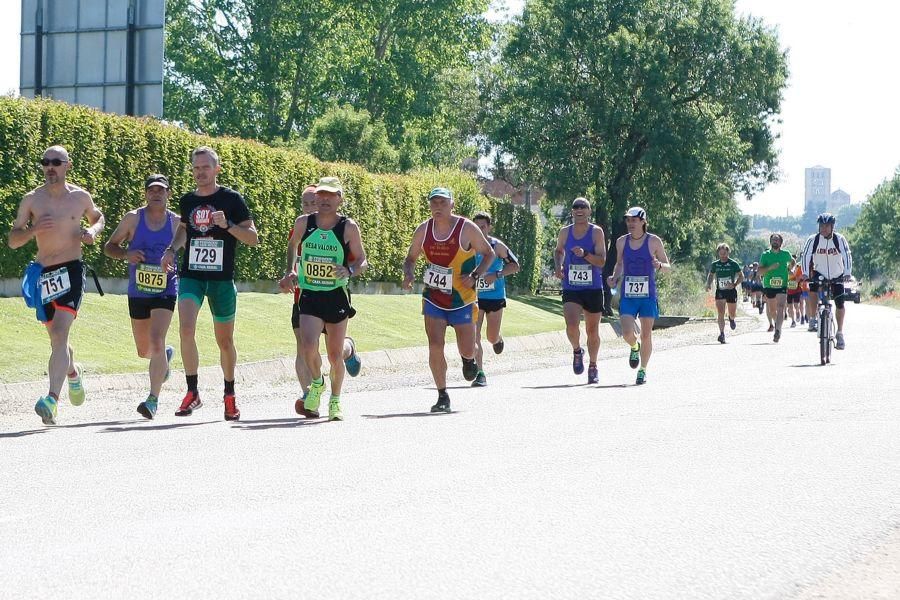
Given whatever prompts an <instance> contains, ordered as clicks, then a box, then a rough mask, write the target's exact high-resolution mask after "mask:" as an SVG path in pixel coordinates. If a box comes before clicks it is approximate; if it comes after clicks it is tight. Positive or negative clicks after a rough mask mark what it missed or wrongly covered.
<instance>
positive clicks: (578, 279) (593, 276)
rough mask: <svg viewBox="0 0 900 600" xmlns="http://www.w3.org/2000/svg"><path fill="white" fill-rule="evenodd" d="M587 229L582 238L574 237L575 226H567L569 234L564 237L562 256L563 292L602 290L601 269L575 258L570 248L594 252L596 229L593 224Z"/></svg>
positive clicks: (582, 259)
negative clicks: (578, 247)
mask: <svg viewBox="0 0 900 600" xmlns="http://www.w3.org/2000/svg"><path fill="white" fill-rule="evenodd" d="M590 225H591V226H590V227H588V230H587V233H586V234H584V237H580V238H576V237H575V226H574V225H570V226H569V233H568V235H567V237H566V244H565V251H566V252H565V255H563V278H562V289H564V290H602V289H603V269H601V268H600V267H595V266H594V265H592V264H591V263H589V262H588V261H586V260H585V259H584V258H583V257H579V256H575V255H574V254H573V253H572V248H574V247H575V246H581V248H582V249H584V251H585V252H591V253H592V252H593V251H594V228H595V227H597V226H596V225H594V224H593V223H591V224H590Z"/></svg>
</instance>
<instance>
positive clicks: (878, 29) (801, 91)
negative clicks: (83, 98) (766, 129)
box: [0, 0, 900, 215]
mask: <svg viewBox="0 0 900 600" xmlns="http://www.w3.org/2000/svg"><path fill="white" fill-rule="evenodd" d="M523 4H524V0H495V2H494V5H495V10H494V11H493V14H503V12H504V7H505V12H506V13H507V14H518V13H520V12H521V10H522V6H523ZM735 4H736V11H737V13H738V14H739V15H752V16H754V17H757V18H759V19H761V20H762V21H763V23H765V24H766V25H767V26H768V27H771V28H773V29H774V30H775V31H776V32H777V35H778V38H779V41H780V44H781V46H782V48H783V49H786V50H787V51H788V62H789V68H790V79H789V81H788V87H787V89H786V90H785V92H784V100H783V102H782V112H781V119H782V124H781V125H779V126H777V132H778V133H779V134H780V139H779V141H778V148H779V164H780V170H781V177H780V181H778V182H777V183H774V184H770V185H769V186H768V187H767V188H766V190H765V191H763V192H761V193H759V194H758V195H756V196H755V197H754V198H753V199H752V200H750V201H747V200H745V199H743V197H740V198H739V205H740V206H741V209H742V210H743V211H744V212H745V213H748V214H769V215H786V214H791V215H799V214H801V213H802V212H803V183H804V169H805V168H806V167H812V166H816V165H822V166H825V167H829V168H831V184H832V190H835V189H837V188H840V189H843V190H844V191H846V192H848V193H849V194H850V196H851V198H852V201H853V202H862V201H863V200H865V198H866V197H867V196H868V195H869V194H870V193H871V192H872V191H873V190H874V189H875V187H876V186H877V185H878V184H879V183H881V182H882V181H883V180H885V179H887V178H889V177H891V176H892V175H893V173H894V171H895V169H897V168H898V167H900V111H898V106H900V105H898V102H897V99H898V97H900V81H898V78H897V76H896V73H897V72H898V70H900V35H897V32H896V25H897V23H900V2H897V1H896V0H854V1H853V2H835V1H832V0H736V3H735ZM20 13H21V0H0V93H7V92H9V91H10V90H17V89H18V85H19V44H20V39H19V30H20V26H21V14H20Z"/></svg>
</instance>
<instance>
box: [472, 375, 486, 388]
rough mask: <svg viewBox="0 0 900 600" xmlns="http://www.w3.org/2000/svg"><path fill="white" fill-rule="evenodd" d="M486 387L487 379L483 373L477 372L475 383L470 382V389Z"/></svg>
mask: <svg viewBox="0 0 900 600" xmlns="http://www.w3.org/2000/svg"><path fill="white" fill-rule="evenodd" d="M486 385H487V377H485V375H484V371H478V375H476V376H475V381H473V382H472V387H484V386H486Z"/></svg>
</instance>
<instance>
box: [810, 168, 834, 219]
mask: <svg viewBox="0 0 900 600" xmlns="http://www.w3.org/2000/svg"><path fill="white" fill-rule="evenodd" d="M830 202H831V169H829V168H827V167H823V166H821V165H816V166H815V167H809V168H807V169H806V195H805V198H804V202H803V209H804V211H805V212H811V213H820V212H823V211H825V210H826V209H827V208H828V206H829V203H830Z"/></svg>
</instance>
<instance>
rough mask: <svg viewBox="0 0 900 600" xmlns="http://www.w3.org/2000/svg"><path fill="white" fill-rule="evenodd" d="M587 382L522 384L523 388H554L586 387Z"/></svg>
mask: <svg viewBox="0 0 900 600" xmlns="http://www.w3.org/2000/svg"><path fill="white" fill-rule="evenodd" d="M588 385H589V384H587V383H561V384H559V385H523V386H522V389H523V390H552V389H554V388H573V387H587V386H588Z"/></svg>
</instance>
